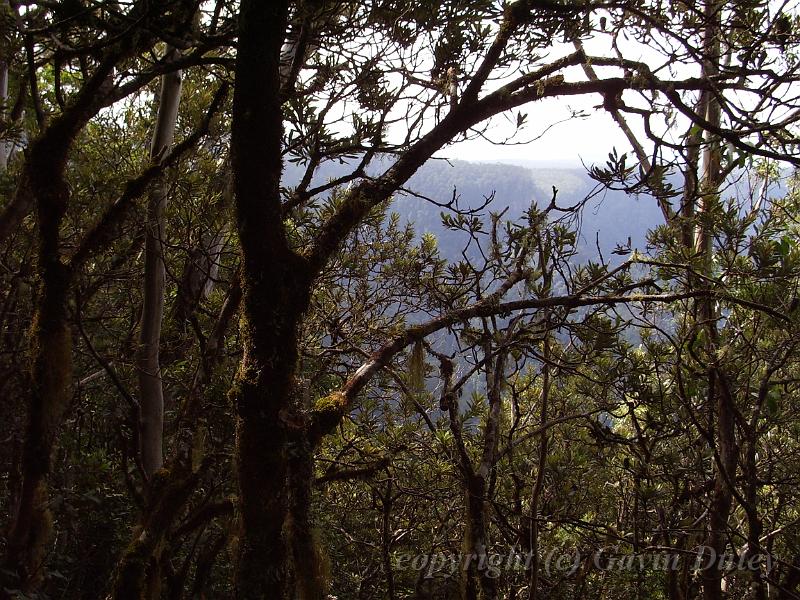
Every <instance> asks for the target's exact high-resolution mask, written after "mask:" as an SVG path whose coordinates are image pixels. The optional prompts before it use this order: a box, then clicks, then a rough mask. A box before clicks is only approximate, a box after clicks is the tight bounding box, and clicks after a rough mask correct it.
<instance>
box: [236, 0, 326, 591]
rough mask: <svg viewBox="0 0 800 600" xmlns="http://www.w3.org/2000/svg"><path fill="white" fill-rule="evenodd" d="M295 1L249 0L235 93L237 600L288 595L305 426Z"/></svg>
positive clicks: (305, 298)
mask: <svg viewBox="0 0 800 600" xmlns="http://www.w3.org/2000/svg"><path fill="white" fill-rule="evenodd" d="M287 17H288V2H286V1H283V2H269V3H267V2H261V1H258V0H244V1H243V2H242V3H241V8H240V14H239V45H238V51H237V57H236V67H235V72H236V83H235V91H234V97H233V124H232V137H231V156H232V166H233V177H234V198H235V203H236V209H237V227H238V231H239V240H240V243H241V248H242V259H243V261H242V267H243V268H242V299H243V315H242V320H241V332H242V348H243V357H242V363H241V366H240V368H239V372H238V374H237V377H236V382H235V383H234V386H233V389H232V390H231V393H230V397H231V400H232V402H233V406H234V410H235V413H236V449H235V458H236V468H237V478H238V484H239V498H238V500H239V503H238V514H239V517H240V520H239V532H238V544H237V550H236V567H235V594H236V597H237V598H241V599H244V598H253V599H256V598H258V599H261V598H274V599H276V600H280V599H282V598H286V597H287V596H288V587H289V586H288V573H289V565H290V554H291V552H290V547H289V545H288V543H287V539H286V531H285V526H286V524H287V517H288V515H289V501H290V498H289V493H288V487H289V486H288V475H289V446H290V441H291V439H292V437H293V435H292V432H296V431H297V430H298V429H302V428H303V427H304V421H303V419H302V418H300V416H299V415H300V413H301V411H300V410H298V409H299V408H301V405H302V399H301V398H299V397H298V396H299V395H300V394H298V393H297V392H298V390H297V386H296V384H295V378H294V375H295V369H296V367H297V356H298V326H299V324H300V320H301V318H302V316H303V314H304V312H305V310H306V308H307V306H308V302H309V288H310V279H309V277H308V276H307V273H308V269H307V267H306V263H305V260H304V259H302V258H301V257H300V256H298V255H297V254H296V253H295V252H294V251H293V250H292V249H291V248H290V246H289V243H288V240H287V238H286V233H285V231H284V226H283V219H282V215H281V197H280V177H281V170H282V158H281V140H282V128H283V122H282V115H281V101H280V75H279V69H280V52H281V46H282V44H283V41H284V36H285V32H286V23H287Z"/></svg>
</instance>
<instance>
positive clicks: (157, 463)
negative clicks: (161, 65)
mask: <svg viewBox="0 0 800 600" xmlns="http://www.w3.org/2000/svg"><path fill="white" fill-rule="evenodd" d="M169 54H171V55H172V56H171V58H172V59H174V58H176V57H177V51H176V50H170V51H169ZM181 81H182V78H181V72H180V71H175V72H172V73H168V74H166V75H163V76H162V78H161V93H160V95H159V105H158V116H157V118H156V124H155V128H154V131H153V141H152V144H151V146H150V160H151V162H153V163H157V162H158V161H159V160H160V159H161V157H162V156H163V155H164V153H165V152H166V151H167V150H168V149H169V147H170V146H171V145H172V141H173V139H174V137H175V125H176V122H177V119H178V106H179V104H180V97H181ZM167 200H168V197H167V187H166V183H165V182H164V180H163V176H162V178H161V179H160V180H159V181H158V182H157V183H156V184H155V185H154V186H153V189H152V191H151V192H150V197H149V199H148V203H147V224H146V232H145V262H144V293H143V305H142V322H141V328H140V331H139V344H140V346H139V352H138V356H137V364H138V370H139V396H140V397H139V452H140V456H141V463H142V469H143V470H144V474H145V477H147V478H148V479H150V478H151V477H152V476H153V474H154V473H155V472H156V471H158V470H159V469H160V468H161V467H162V466H163V464H164V453H163V452H164V450H163V446H164V393H163V388H162V382H161V366H160V364H159V346H160V342H161V321H162V318H163V316H164V286H165V268H164V253H163V248H162V244H163V239H164V226H165V225H164V210H165V208H166V206H167Z"/></svg>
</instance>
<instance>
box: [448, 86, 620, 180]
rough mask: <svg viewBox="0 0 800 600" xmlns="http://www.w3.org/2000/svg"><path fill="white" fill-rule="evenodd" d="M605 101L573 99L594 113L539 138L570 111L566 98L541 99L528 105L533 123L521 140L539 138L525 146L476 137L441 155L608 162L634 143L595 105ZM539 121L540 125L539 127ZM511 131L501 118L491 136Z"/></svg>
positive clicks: (494, 159)
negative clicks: (496, 142)
mask: <svg viewBox="0 0 800 600" xmlns="http://www.w3.org/2000/svg"><path fill="white" fill-rule="evenodd" d="M601 102H602V98H601V97H600V95H592V96H591V97H589V98H584V99H583V101H582V102H579V101H578V99H576V98H571V99H570V103H569V106H571V107H572V108H573V109H575V108H579V109H583V110H584V111H585V112H587V113H589V114H590V116H588V117H586V118H582V119H575V118H573V119H570V120H568V121H566V122H562V123H558V124H557V125H555V126H553V127H551V128H550V129H549V130H547V131H546V132H545V133H544V134H543V135H541V137H538V136H539V134H541V133H542V130H543V129H544V128H545V127H547V126H548V125H549V124H552V123H556V122H558V121H561V120H563V119H565V118H567V117H568V116H569V114H570V113H569V111H568V110H567V109H566V108H565V107H566V106H567V105H566V104H565V103H563V101H559V100H548V101H540V102H537V103H535V104H531V105H529V106H528V108H529V116H528V119H529V121H530V123H529V124H528V125H527V126H526V127H525V129H523V135H520V137H519V139H520V140H522V139H524V138H525V137H528V138H533V137H538V139H535V140H534V141H531V142H529V143H527V144H524V145H516V144H513V145H500V144H492V143H490V142H488V141H486V140H482V139H473V140H467V141H465V142H460V143H458V144H455V145H453V146H450V147H449V148H447V149H446V150H445V151H443V152H441V153H440V155H441V156H447V157H450V158H458V159H463V160H470V161H477V162H518V161H534V162H541V163H545V164H548V163H552V164H564V165H576V166H580V164H581V160H582V161H583V162H584V163H586V164H589V163H592V162H605V160H606V158H607V157H608V153H609V152H610V151H611V149H612V147H614V146H616V148H617V150H619V152H620V153H622V152H627V151H628V150H629V148H630V145H629V144H628V141H627V140H626V139H625V136H624V134H623V133H622V131H621V130H620V129H619V127H618V126H617V125H616V123H614V121H613V120H612V118H611V116H610V115H609V114H608V113H607V112H606V111H605V110H597V109H595V108H594V107H595V106H597V105H598V104H600V103H601ZM523 110H524V109H523ZM633 121H634V119H631V123H630V124H631V125H634V123H633ZM537 123H539V124H540V125H539V126H538V127H537V126H536V124H537ZM511 130H512V128H510V127H508V126H506V124H505V123H504V122H503V121H502V120H501V119H498V120H497V122H496V123H495V124H494V125H493V126H492V127H491V129H490V130H489V131H488V132H487V136H488V137H490V138H496V139H497V140H502V139H503V138H504V137H505V136H506V135H508V134H509V133H510V132H511Z"/></svg>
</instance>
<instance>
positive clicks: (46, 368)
mask: <svg viewBox="0 0 800 600" xmlns="http://www.w3.org/2000/svg"><path fill="white" fill-rule="evenodd" d="M72 139H73V135H72V132H71V131H69V130H68V129H67V130H65V131H62V130H60V129H59V128H57V127H54V128H53V130H51V131H50V135H49V136H45V137H43V138H42V139H41V140H39V141H38V142H37V143H36V144H35V145H34V147H33V149H32V150H31V155H30V158H29V161H28V164H27V166H26V173H25V175H24V177H25V181H24V182H23V184H22V185H23V186H25V187H26V188H27V189H24V190H20V193H22V194H25V195H30V197H32V198H34V199H35V200H36V205H37V209H38V224H39V241H40V245H39V265H38V266H39V272H40V276H41V283H40V291H39V297H38V304H37V308H36V315H35V318H34V320H33V324H32V327H31V333H30V342H31V358H32V364H33V367H32V372H31V381H30V389H31V396H30V404H29V407H28V423H27V428H26V432H25V443H24V447H23V456H22V469H21V470H22V474H23V479H22V489H21V492H20V495H19V501H18V505H17V506H16V507H15V509H16V510H15V515H14V518H13V522H12V525H11V529H10V532H9V536H8V546H7V556H6V570H7V571H8V572H10V573H11V574H12V575H11V577H12V579H13V581H12V582H10V583H12V585H7V584H6V587H19V589H21V590H22V591H24V592H26V593H32V592H35V590H36V589H37V588H38V586H39V584H40V583H41V581H42V578H43V575H44V561H45V558H46V553H47V545H48V544H49V542H50V538H51V534H52V527H53V519H52V515H51V513H50V509H49V483H48V481H49V477H50V471H51V466H52V465H51V463H52V454H53V448H54V446H55V442H56V438H57V435H58V431H59V428H60V425H61V422H62V419H63V416H64V412H65V411H66V409H67V406H68V404H69V400H70V396H71V392H70V385H71V380H72V336H71V331H70V328H69V325H68V321H67V319H68V313H67V294H68V291H69V286H70V272H69V269H68V268H67V267H66V266H65V265H64V263H63V262H62V260H61V256H60V240H59V228H60V225H61V221H62V219H63V217H64V214H65V212H66V208H67V203H68V200H69V191H68V188H67V184H66V182H65V180H64V170H65V166H66V157H67V150H68V148H69V145H70V143H71V141H72ZM4 579H5V577H4Z"/></svg>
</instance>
